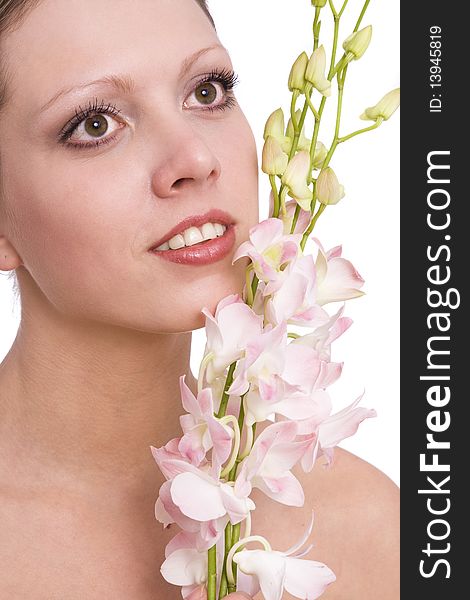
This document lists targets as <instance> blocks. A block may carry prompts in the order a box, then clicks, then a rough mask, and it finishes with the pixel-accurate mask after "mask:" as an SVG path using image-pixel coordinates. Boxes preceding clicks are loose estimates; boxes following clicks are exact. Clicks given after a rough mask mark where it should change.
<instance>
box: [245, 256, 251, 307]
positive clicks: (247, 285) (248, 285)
mask: <svg viewBox="0 0 470 600" xmlns="http://www.w3.org/2000/svg"><path fill="white" fill-rule="evenodd" d="M252 271H253V263H250V264H249V265H248V267H247V269H246V272H245V280H246V283H245V289H246V303H247V304H248V305H249V306H253V290H252V289H251V281H250V275H251V272H252Z"/></svg>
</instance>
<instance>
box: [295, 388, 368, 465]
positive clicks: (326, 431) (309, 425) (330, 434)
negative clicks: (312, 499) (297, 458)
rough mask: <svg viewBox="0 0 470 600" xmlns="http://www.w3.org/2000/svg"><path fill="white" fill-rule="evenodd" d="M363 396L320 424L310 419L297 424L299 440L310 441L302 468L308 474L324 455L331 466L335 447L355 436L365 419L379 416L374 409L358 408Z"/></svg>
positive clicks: (302, 461)
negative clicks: (317, 460)
mask: <svg viewBox="0 0 470 600" xmlns="http://www.w3.org/2000/svg"><path fill="white" fill-rule="evenodd" d="M363 395H364V394H361V395H360V396H359V398H357V399H356V400H355V401H354V402H353V403H352V404H350V405H349V406H346V408H343V410H340V411H339V412H337V413H335V414H333V415H330V416H328V417H327V418H326V419H324V420H323V421H322V422H321V423H320V424H318V423H316V422H313V421H309V420H308V419H307V420H306V421H305V422H303V423H302V422H300V423H297V425H298V427H299V434H301V435H299V438H300V439H302V440H305V441H306V440H308V439H309V440H310V445H309V447H308V448H307V450H306V452H305V454H304V455H303V457H302V459H301V465H302V468H303V470H304V471H305V472H306V473H308V472H310V471H311V470H312V469H313V467H314V465H315V461H316V459H317V458H318V457H319V456H321V455H322V454H323V455H325V457H326V458H327V461H328V464H330V463H331V461H332V460H333V452H334V448H335V446H337V445H338V444H339V443H340V442H341V441H342V440H344V439H345V438H347V437H350V436H352V435H354V434H355V433H356V431H357V429H358V427H359V425H360V424H361V423H362V421H364V419H368V418H370V417H376V416H377V413H376V411H375V410H374V409H373V408H364V407H362V406H359V407H358V406H357V405H358V404H359V402H360V401H361V399H362V396H363Z"/></svg>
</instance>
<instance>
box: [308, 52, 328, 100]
mask: <svg viewBox="0 0 470 600" xmlns="http://www.w3.org/2000/svg"><path fill="white" fill-rule="evenodd" d="M325 68H326V52H325V48H324V46H323V45H322V46H319V47H318V48H317V49H316V50H314V52H313V54H312V56H311V57H310V60H309V61H308V64H307V68H306V70H305V79H306V80H307V81H309V82H310V83H311V84H312V85H313V87H314V88H315V89H317V90H318V91H319V92H320V94H323V96H330V95H331V81H329V80H328V79H327V78H326V77H325Z"/></svg>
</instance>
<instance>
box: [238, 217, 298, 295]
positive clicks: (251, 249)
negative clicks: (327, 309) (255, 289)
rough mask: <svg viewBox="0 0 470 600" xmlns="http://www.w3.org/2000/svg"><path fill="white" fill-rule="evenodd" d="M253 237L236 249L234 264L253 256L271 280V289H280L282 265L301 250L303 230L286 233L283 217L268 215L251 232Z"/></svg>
mask: <svg viewBox="0 0 470 600" xmlns="http://www.w3.org/2000/svg"><path fill="white" fill-rule="evenodd" d="M249 235H250V241H249V242H243V243H242V244H241V245H240V246H239V248H238V250H237V251H236V252H235V254H234V257H233V260H232V264H233V263H234V262H236V261H237V260H239V259H240V258H242V257H243V256H249V257H250V258H251V261H252V264H253V269H254V271H255V273H256V275H257V277H258V278H259V279H261V280H262V281H266V282H269V283H270V284H271V285H270V286H268V287H269V290H271V291H273V290H275V289H278V288H279V287H280V285H281V282H282V273H281V268H282V266H283V265H285V264H286V263H288V262H289V261H290V260H292V259H293V258H295V257H296V256H297V254H298V252H299V242H300V238H301V237H302V236H301V235H300V234H293V235H285V234H284V232H283V225H282V222H281V221H280V220H279V219H266V220H265V221H262V222H261V223H259V224H258V225H256V226H255V227H252V228H251V229H250V232H249Z"/></svg>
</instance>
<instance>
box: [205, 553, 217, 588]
mask: <svg viewBox="0 0 470 600" xmlns="http://www.w3.org/2000/svg"><path fill="white" fill-rule="evenodd" d="M216 549H217V546H216V545H215V544H214V546H212V548H209V550H208V551H207V552H208V555H209V562H208V570H207V571H208V572H207V600H216V592H217V589H216V588H217V554H216Z"/></svg>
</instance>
